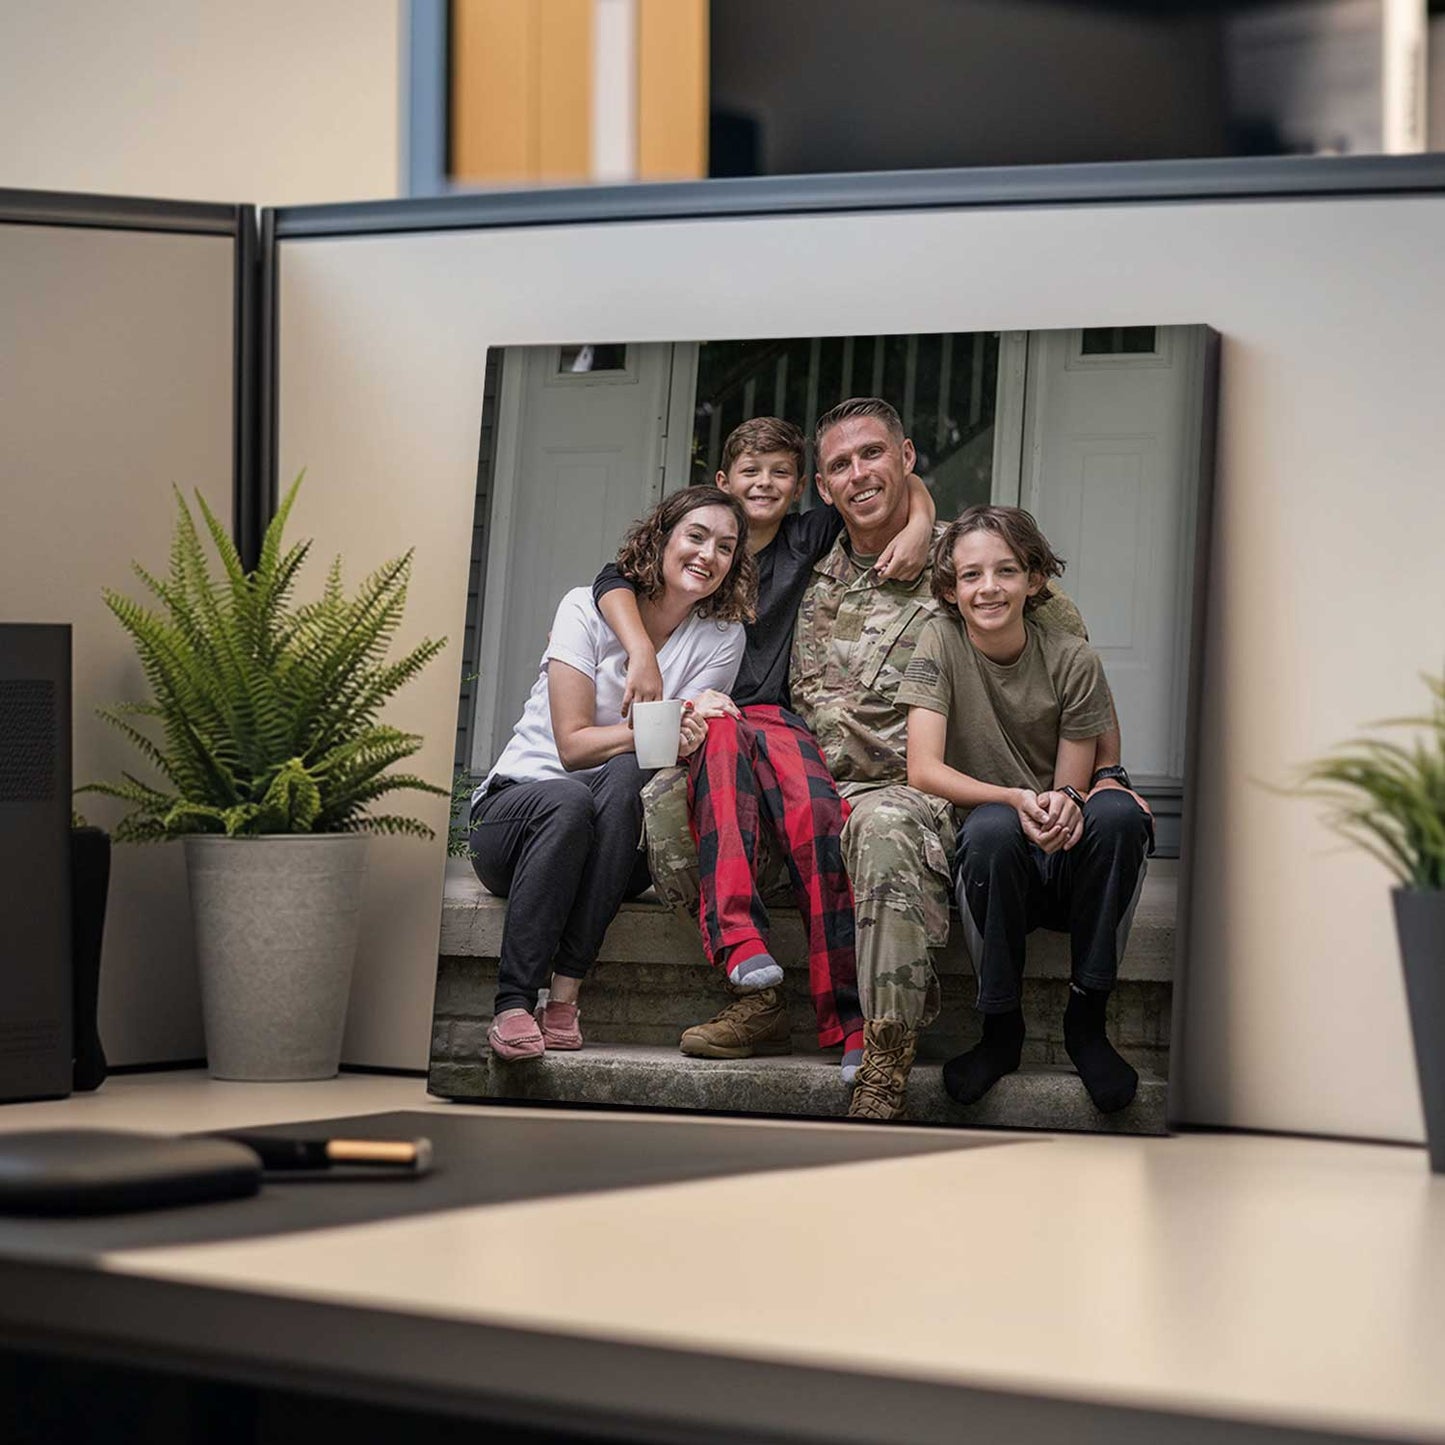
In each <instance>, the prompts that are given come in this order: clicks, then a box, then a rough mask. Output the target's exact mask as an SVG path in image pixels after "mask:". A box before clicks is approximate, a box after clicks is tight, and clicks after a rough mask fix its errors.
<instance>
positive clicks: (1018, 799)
mask: <svg viewBox="0 0 1445 1445" xmlns="http://www.w3.org/2000/svg"><path fill="white" fill-rule="evenodd" d="M1062 571H1063V563H1062V562H1061V561H1060V560H1059V559H1058V558H1057V557H1056V556H1055V555H1054V553H1053V551H1052V549H1051V548H1050V547H1049V544H1048V542H1047V541H1046V540H1045V539H1044V537H1043V534H1042V533H1041V532H1040V531H1039V529H1038V526H1037V524H1036V523H1035V522H1034V519H1033V518H1032V517H1031V516H1030V515H1029V514H1028V513H1027V512H1024V511H1022V510H1020V509H1019V508H1017V507H970V508H968V510H966V511H965V512H964V513H963V514H962V515H961V516H960V517H959V518H958V520H957V521H955V522H953V523H952V524H950V526H949V527H948V528H947V530H946V531H945V532H944V534H943V535H942V536H941V537H940V538H939V541H938V544H937V546H936V548H935V551H934V570H933V590H934V595H935V596H936V597H937V598H938V599H939V600H940V601H941V602H943V603H944V604H945V605H946V606H947V608H948V610H947V611H946V612H944V613H942V614H941V615H939V616H936V617H934V618H932V619H931V620H930V621H929V622H928V624H927V625H926V626H925V628H924V630H923V633H922V636H921V637H920V638H919V642H918V647H917V649H916V651H915V652H914V655H913V659H912V661H911V662H910V663H909V666H908V669H907V671H906V673H905V674H904V680H903V682H902V684H901V685H900V687H899V689H898V693H897V701H898V704H899V706H900V707H905V706H906V707H908V708H909V714H908V781H909V782H910V783H911V784H912V785H913V786H914V787H916V788H920V789H922V790H923V791H924V792H927V793H932V794H934V795H936V796H938V797H941V798H944V799H946V800H947V801H949V802H951V803H953V804H954V806H955V807H956V808H957V809H958V813H959V817H960V826H959V829H958V847H957V852H956V854H955V858H954V886H955V891H956V895H957V900H958V910H959V914H960V917H961V919H962V922H963V926H964V931H965V935H966V937H967V940H968V947H969V953H970V954H971V955H972V957H973V963H974V970H975V972H976V973H977V976H978V1007H979V1011H980V1012H981V1013H982V1014H983V1016H984V1019H983V1038H982V1040H981V1041H980V1042H979V1043H978V1044H977V1045H976V1046H975V1047H974V1048H972V1049H969V1050H968V1051H967V1052H966V1053H963V1054H960V1055H959V1056H958V1057H957V1058H955V1059H952V1060H950V1062H949V1063H948V1064H946V1065H945V1066H944V1071H943V1079H944V1086H945V1087H946V1088H947V1090H948V1092H949V1094H950V1095H952V1097H953V1098H954V1099H956V1100H958V1102H960V1103H964V1104H972V1103H976V1102H977V1101H978V1100H979V1099H981V1098H982V1097H983V1096H984V1094H985V1093H987V1092H988V1090H989V1089H990V1088H992V1087H993V1085H994V1084H995V1083H996V1082H997V1081H998V1080H999V1079H1000V1078H1002V1077H1003V1076H1004V1075H1005V1074H1008V1073H1012V1072H1013V1071H1014V1070H1015V1069H1017V1068H1018V1066H1019V1062H1020V1059H1021V1057H1022V1048H1023V1040H1024V1017H1023V1010H1022V1007H1021V998H1022V992H1021V991H1022V983H1023V971H1024V940H1025V937H1026V936H1027V934H1028V933H1029V932H1030V931H1031V930H1032V929H1034V928H1037V927H1041V926H1042V927H1045V928H1052V929H1057V930H1058V931H1060V932H1065V933H1068V934H1069V935H1070V937H1071V940H1072V945H1073V947H1072V977H1071V981H1070V987H1069V1003H1068V1007H1067V1009H1066V1011H1065V1014H1064V1046H1065V1048H1066V1049H1067V1050H1068V1054H1069V1057H1070V1058H1071V1059H1072V1060H1073V1062H1074V1065H1075V1067H1076V1068H1077V1069H1078V1071H1079V1076H1080V1078H1082V1080H1083V1082H1084V1086H1085V1088H1086V1089H1087V1090H1088V1092H1089V1096H1090V1098H1091V1099H1092V1100H1093V1101H1094V1104H1095V1105H1096V1106H1097V1107H1098V1108H1099V1109H1100V1110H1102V1111H1104V1112H1106V1113H1108V1112H1112V1111H1114V1110H1116V1109H1122V1108H1123V1107H1124V1106H1125V1105H1126V1104H1128V1103H1129V1102H1130V1100H1132V1099H1133V1097H1134V1092H1135V1090H1136V1088H1137V1087H1138V1082H1139V1076H1138V1074H1137V1073H1136V1072H1135V1071H1134V1069H1133V1068H1132V1067H1131V1066H1130V1065H1129V1063H1128V1062H1127V1061H1126V1060H1125V1059H1123V1058H1122V1057H1121V1056H1120V1055H1119V1054H1118V1053H1117V1052H1116V1051H1115V1049H1114V1047H1113V1045H1112V1044H1110V1043H1109V1040H1108V1038H1107V1036H1106V1035H1105V1032H1104V1008H1105V1004H1106V1002H1107V1000H1108V996H1109V993H1110V991H1111V990H1112V989H1113V987H1114V983H1115V979H1116V977H1117V974H1118V963H1119V955H1120V954H1121V953H1122V951H1123V947H1124V941H1125V939H1126V937H1127V934H1128V926H1129V923H1130V921H1131V920H1132V917H1133V912H1134V905H1135V902H1136V901H1137V898H1138V893H1139V889H1140V887H1141V886H1142V884H1143V879H1144V858H1145V854H1146V850H1147V849H1148V848H1149V845H1150V838H1151V834H1152V830H1153V828H1152V822H1151V820H1150V818H1149V816H1148V814H1147V813H1146V811H1145V810H1144V809H1143V808H1142V807H1141V806H1140V805H1139V803H1138V801H1137V800H1136V799H1135V797H1134V795H1133V794H1132V793H1130V792H1127V791H1125V790H1123V789H1119V788H1108V789H1101V790H1098V791H1094V792H1093V793H1091V794H1090V796H1089V797H1088V798H1087V799H1085V797H1084V794H1085V793H1087V792H1089V787H1090V780H1091V778H1092V776H1093V773H1094V755H1095V750H1096V745H1097V743H1098V739H1099V737H1100V735H1101V734H1103V733H1105V732H1107V731H1108V730H1109V729H1110V728H1111V727H1112V726H1113V720H1114V706H1113V699H1112V697H1111V696H1110V693H1109V685H1108V683H1107V681H1106V680H1105V678H1104V669H1103V666H1102V665H1101V664H1100V662H1099V658H1098V654H1097V653H1095V652H1094V650H1093V648H1091V647H1090V646H1089V644H1088V642H1087V640H1086V639H1085V638H1083V637H1080V636H1076V635H1074V634H1073V633H1070V632H1067V631H1063V630H1060V629H1058V628H1053V627H1041V626H1039V625H1038V624H1037V623H1036V622H1034V621H1031V620H1030V613H1032V612H1033V611H1035V610H1036V609H1037V608H1038V607H1040V606H1042V605H1043V604H1044V603H1045V602H1046V601H1047V600H1048V599H1049V596H1050V593H1049V588H1048V580H1049V578H1050V577H1056V576H1058V575H1059V573H1060V572H1062Z"/></svg>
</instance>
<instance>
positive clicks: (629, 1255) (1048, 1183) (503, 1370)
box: [0, 1075, 1445, 1442]
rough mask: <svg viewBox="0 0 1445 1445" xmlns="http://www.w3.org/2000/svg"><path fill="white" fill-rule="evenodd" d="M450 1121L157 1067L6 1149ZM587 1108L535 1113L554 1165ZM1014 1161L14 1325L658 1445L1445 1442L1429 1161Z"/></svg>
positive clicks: (55, 1308) (252, 1279)
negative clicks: (272, 1126)
mask: <svg viewBox="0 0 1445 1445" xmlns="http://www.w3.org/2000/svg"><path fill="white" fill-rule="evenodd" d="M459 1107H460V1106H454V1105H443V1104H437V1103H435V1102H433V1101H428V1100H427V1099H426V1097H425V1095H424V1093H423V1086H422V1084H421V1082H420V1081H419V1080H412V1079H386V1078H374V1077H365V1076H348V1077H343V1078H342V1079H339V1080H337V1081H335V1082H334V1083H327V1084H318V1085H304V1086H295V1085H290V1086H281V1085H269V1086H268V1085H222V1084H216V1083H212V1082H210V1081H207V1080H204V1079H203V1078H201V1077H199V1076H179V1075H158V1076H151V1077H150V1078H141V1079H126V1078H121V1079H115V1080H112V1081H110V1082H108V1083H107V1084H106V1086H105V1088H104V1089H103V1090H102V1091H101V1093H100V1094H99V1095H97V1096H95V1097H93V1098H77V1099H74V1100H70V1101H66V1102H62V1103H55V1104H38V1105H21V1106H11V1107H8V1108H6V1109H4V1110H3V1111H0V1128H5V1129H13V1128H22V1127H55V1126H57V1125H61V1124H64V1125H66V1126H86V1125H97V1126H111V1127H151V1128H158V1129H164V1130H175V1131H182V1130H190V1129H204V1128H222V1127H227V1126H230V1127H235V1126H239V1125H242V1124H259V1123H263V1122H269V1121H276V1122H280V1121H285V1120H288V1119H301V1118H305V1117H311V1118H321V1117H327V1116H334V1115H341V1114H348V1113H358V1112H363V1111H366V1110H372V1109H375V1110H386V1109H397V1108H407V1109H411V1108H417V1109H427V1110H446V1111H448V1113H450V1114H452V1115H455V1113H456V1111H457V1110H458V1108H459ZM467 1112H468V1114H469V1115H471V1114H472V1113H473V1111H472V1110H470V1109H469V1110H468V1111H467ZM491 1112H492V1111H491V1110H485V1111H483V1110H480V1109H478V1110H476V1111H475V1115H476V1117H481V1116H482V1115H483V1114H484V1113H491ZM508 1112H509V1114H510V1113H512V1111H508ZM512 1117H515V1114H512ZM563 1117H565V1116H563V1115H560V1114H554V1113H550V1112H539V1113H537V1114H536V1115H535V1116H533V1117H532V1120H531V1121H530V1123H531V1124H532V1126H534V1127H535V1133H536V1139H537V1147H538V1148H539V1149H545V1148H546V1147H547V1139H548V1134H549V1132H551V1131H552V1130H553V1129H554V1128H555V1125H556V1123H557V1121H558V1120H559V1119H560V1118H563ZM639 1119H640V1127H647V1126H648V1121H647V1120H646V1119H645V1118H642V1117H641V1116H639ZM731 1127H735V1128H737V1129H741V1130H752V1131H758V1130H767V1129H770V1128H797V1127H799V1126H797V1125H791V1124H788V1125H774V1124H770V1123H768V1122H766V1121H738V1122H737V1123H736V1124H735V1125H732V1126H731ZM811 1127H815V1128H819V1129H850V1128H857V1127H859V1126H849V1125H842V1124H832V1125H830V1124H820V1125H816V1126H811ZM754 1137H755V1136H754ZM991 1138H992V1139H994V1140H997V1141H998V1142H997V1146H996V1147H981V1148H968V1149H962V1150H958V1151H948V1152H935V1153H931V1154H924V1155H918V1156H914V1157H903V1158H889V1159H877V1160H871V1161H865V1162H857V1163H850V1164H842V1165H837V1166H832V1167H823V1168H811V1169H799V1170H787V1171H781V1172H770V1173H753V1174H747V1175H737V1176H732V1177H725V1178H714V1179H705V1180H694V1181H688V1182H677V1183H670V1184H665V1185H660V1186H651V1187H644V1188H630V1189H621V1190H615V1191H611V1192H604V1193H590V1194H589V1193H584V1194H574V1195H569V1196H566V1197H555V1198H539V1199H529V1200H525V1201H520V1202H511V1203H505V1204H499V1205H489V1206H482V1207H469V1208H459V1209H451V1210H447V1211H445V1212H441V1213H434V1214H424V1215H417V1216H411V1217H405V1218H393V1219H388V1220H385V1221H380V1222H373V1223H362V1224H354V1225H350V1226H347V1227H345V1228H335V1229H322V1230H314V1231H310V1232H305V1233H295V1234H289V1235H284V1236H276V1237H263V1238H256V1239H245V1240H233V1241H229V1242H223V1243H208V1244H199V1245H189V1246H181V1247H169V1246H163V1247H154V1248H147V1249H130V1250H125V1251H107V1252H103V1253H101V1254H99V1255H98V1256H96V1257H95V1258H93V1259H86V1260H79V1261H76V1260H71V1261H61V1260H57V1259H54V1258H49V1259H47V1258H44V1257H40V1256H38V1255H36V1254H35V1253H34V1252H31V1253H29V1255H28V1256H27V1257H20V1256H18V1255H16V1254H14V1253H12V1254H10V1255H9V1256H8V1257H6V1258H4V1259H3V1260H0V1330H3V1331H4V1335H5V1338H6V1339H7V1341H8V1342H9V1343H10V1344H12V1345H14V1344H17V1343H24V1344H28V1346H30V1347H34V1348H42V1349H53V1350H65V1351H78V1352H80V1353H82V1354H87V1353H88V1354H92V1355H94V1356H96V1357H100V1358H111V1359H121V1360H127V1361H131V1362H137V1363H149V1364H151V1365H155V1366H160V1367H164V1368H172V1369H177V1370H193V1371H199V1372H202V1373H204V1374H206V1375H208V1376H210V1377H213V1378H217V1379H234V1380H241V1381H250V1382H255V1383H260V1384H264V1385H268V1386H272V1387H279V1388H291V1387H295V1388H301V1389H306V1390H313V1391H320V1392H324V1393H326V1394H328V1395H331V1396H334V1397H336V1398H339V1399H357V1400H373V1401H377V1402H387V1403H391V1404H397V1405H404V1406H407V1407H409V1408H413V1409H434V1410H439V1411H443V1412H446V1413H450V1414H454V1415H458V1416H472V1417H475V1418H479V1419H490V1420H515V1421H525V1422H529V1423H534V1424H538V1425H544V1426H549V1427H553V1428H560V1429H563V1430H570V1431H577V1432H587V1431H595V1432H598V1433H617V1434H620V1435H625V1436H633V1437H636V1438H649V1439H684V1438H686V1439H689V1440H698V1439H709V1438H716V1439H737V1438H759V1439H789V1440H818V1441H873V1440H877V1441H882V1440H886V1441H890V1442H893V1441H918V1442H942V1441H955V1440H958V1439H960V1438H962V1437H964V1436H966V1435H973V1434H974V1433H975V1432H984V1431H987V1432H990V1434H991V1435H992V1437H993V1438H996V1439H999V1440H1005V1439H1027V1440H1030V1441H1051V1440H1065V1439H1067V1440H1070V1441H1090V1440H1099V1441H1106V1440H1107V1441H1121V1440H1129V1441H1133V1440H1140V1441H1143V1440H1151V1441H1152V1440H1158V1439H1162V1438H1166V1437H1167V1438H1168V1439H1169V1440H1171V1441H1192V1440H1200V1441H1206V1440H1207V1441H1216V1440H1231V1441H1254V1440H1259V1441H1264V1440H1270V1441H1275V1442H1284V1441H1294V1440H1300V1441H1303V1440H1313V1439H1339V1438H1341V1437H1344V1438H1349V1437H1351V1436H1356V1437H1361V1438H1370V1439H1409V1440H1445V1181H1441V1180H1435V1179H1432V1177H1431V1176H1430V1174H1429V1171H1428V1167H1427V1162H1426V1158H1425V1154H1424V1151H1423V1150H1420V1149H1410V1148H1398V1147H1388V1146H1370V1145H1358V1144H1344V1143H1332V1142H1324V1141H1318V1140H1304V1139H1280V1138H1270V1137H1254V1136H1242V1135H1206V1134H1191V1135H1185V1136H1182V1137H1178V1138H1173V1139H1139V1138H1124V1137H1088V1136H1068V1137H1064V1136H991ZM979 1438H985V1437H984V1436H982V1434H981V1433H980V1435H979Z"/></svg>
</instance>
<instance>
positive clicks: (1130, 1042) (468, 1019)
mask: <svg viewBox="0 0 1445 1445" xmlns="http://www.w3.org/2000/svg"><path fill="white" fill-rule="evenodd" d="M496 983H497V960H496V959H495V958H455V957H447V958H442V959H441V960H439V962H438V966H437V989H436V1001H435V1006H434V1010H433V1015H432V1041H431V1058H432V1062H433V1063H462V1064H465V1063H468V1062H470V1061H471V1060H474V1059H476V1058H478V1057H479V1056H480V1055H481V1054H482V1053H483V1052H485V1050H486V1038H487V1026H488V1024H490V1023H491V1021H492V998H493V996H494V993H495V990H496ZM784 989H785V993H786V996H787V1000H788V1010H789V1015H790V1022H791V1025H792V1036H793V1049H794V1052H796V1053H803V1054H807V1053H812V1054H816V1053H817V1051H818V1045H817V1021H816V1017H815V1015H814V1012H813V1004H812V999H811V998H810V996H809V993H808V980H807V974H806V971H805V970H804V969H802V968H800V967H793V968H790V969H789V970H788V972H787V977H786V979H785V980H784ZM1068 991H1069V985H1068V983H1067V981H1065V980H1064V979H1026V980H1025V981H1024V1003H1023V1007H1024V1019H1025V1022H1026V1025H1027V1028H1028V1037H1027V1038H1026V1040H1025V1042H1024V1063H1025V1064H1028V1065H1047V1064H1066V1063H1067V1062H1068V1059H1067V1055H1066V1054H1065V1053H1064V1030H1063V1019H1064V1006H1065V1004H1066V1003H1067V1002H1068ZM1170 996H1171V989H1170V985H1168V984H1167V983H1147V982H1146V983H1138V982H1135V981H1133V980H1128V979H1125V980H1122V981H1121V982H1120V984H1119V986H1118V987H1117V988H1116V989H1115V990H1114V992H1113V994H1112V996H1111V997H1110V999H1109V1013H1108V1023H1109V1030H1110V1035H1109V1036H1110V1038H1112V1039H1113V1040H1114V1042H1115V1044H1116V1045H1117V1046H1118V1047H1119V1048H1120V1049H1122V1050H1123V1051H1124V1052H1125V1053H1126V1054H1127V1055H1128V1058H1129V1061H1130V1063H1132V1064H1133V1065H1134V1066H1135V1068H1138V1069H1147V1070H1149V1071H1150V1072H1151V1073H1154V1074H1158V1075H1159V1076H1160V1077H1161V1078H1164V1077H1167V1075H1168V1072H1169V1069H1168V1053H1169V1010H1170ZM729 1002H730V999H729V996H728V994H727V993H726V992H725V990H724V988H723V985H722V977H721V975H720V973H719V972H718V971H717V970H716V969H713V968H710V967H708V966H707V965H705V964H697V963H690V962H689V963H674V964H662V963H619V962H612V963H599V964H597V965H596V967H594V968H593V970H592V972H591V973H590V974H589V975H588V977H587V981H586V982H585V983H584V984H583V985H582V1030H583V1033H584V1034H585V1035H586V1037H587V1038H588V1039H589V1040H591V1041H594V1042H596V1043H607V1044H650V1045H654V1046H658V1047H662V1048H672V1047H675V1046H676V1044H677V1041H678V1039H679V1038H680V1037H681V1036H682V1033H683V1030H685V1029H688V1028H691V1027H692V1026H693V1025H694V1024H698V1023H702V1022H703V1021H704V1020H706V1019H710V1018H712V1017H713V1016H714V1015H715V1014H716V1013H717V1012H718V1011H719V1010H720V1009H722V1008H723V1007H725V1006H726V1005H727V1004H728V1003H729ZM973 1005H974V987H973V981H972V979H971V978H960V977H958V976H956V975H954V976H952V977H949V976H945V977H944V979H943V1007H942V1011H941V1012H940V1014H939V1016H938V1018H937V1019H935V1020H934V1022H933V1023H932V1024H930V1025H929V1027H928V1028H926V1029H925V1030H924V1031H923V1033H922V1035H921V1037H920V1039H919V1046H918V1051H919V1057H920V1058H921V1059H923V1060H925V1061H928V1060H934V1061H938V1060H942V1059H949V1058H952V1057H953V1055H954V1054H957V1053H960V1052H962V1051H963V1050H964V1049H966V1048H971V1047H972V1046H973V1045H974V1044H975V1043H977V1042H978V1037H979V1029H980V1020H979V1015H978V1014H977V1012H975V1010H974V1006H973Z"/></svg>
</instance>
